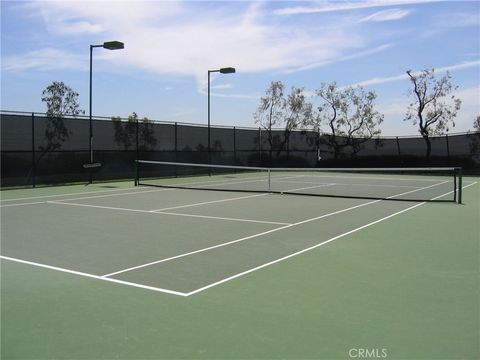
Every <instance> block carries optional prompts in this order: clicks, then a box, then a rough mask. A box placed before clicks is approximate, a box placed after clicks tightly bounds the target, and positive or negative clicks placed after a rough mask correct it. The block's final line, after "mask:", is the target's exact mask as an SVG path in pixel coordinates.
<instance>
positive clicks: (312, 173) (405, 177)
mask: <svg viewBox="0 0 480 360" xmlns="http://www.w3.org/2000/svg"><path fill="white" fill-rule="evenodd" d="M273 169H274V168H272V170H273ZM282 172H287V171H285V170H284V171H282ZM321 172H322V171H317V172H315V171H314V170H310V171H308V170H307V171H305V174H303V175H297V176H301V177H309V176H311V177H325V178H334V179H345V178H348V179H360V180H392V181H397V180H400V181H412V180H413V181H428V182H430V183H431V182H432V181H437V180H441V179H442V178H445V176H443V177H442V176H441V175H433V176H437V177H438V178H436V179H433V178H430V179H419V178H418V177H411V176H412V175H397V176H398V177H383V176H339V175H320V173H321ZM275 175H276V174H275V172H274V171H273V172H272V179H273V177H274V176H275ZM409 176H410V177H409ZM417 176H422V175H417Z"/></svg>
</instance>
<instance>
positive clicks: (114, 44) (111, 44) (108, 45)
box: [84, 41, 124, 183]
mask: <svg viewBox="0 0 480 360" xmlns="http://www.w3.org/2000/svg"><path fill="white" fill-rule="evenodd" d="M98 47H103V48H104V49H107V50H119V49H123V48H124V44H123V42H120V41H107V42H104V43H103V44H101V45H90V91H89V116H88V119H89V126H90V131H89V133H90V145H89V152H90V164H85V165H84V167H87V168H93V167H98V166H100V164H95V163H94V162H93V127H92V55H93V48H98ZM90 183H92V173H91V172H90Z"/></svg>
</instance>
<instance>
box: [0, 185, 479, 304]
mask: <svg viewBox="0 0 480 360" xmlns="http://www.w3.org/2000/svg"><path fill="white" fill-rule="evenodd" d="M476 183H477V182H476V181H475V182H473V183H471V184H469V185H466V186H463V187H462V189H465V188H467V187H469V186H472V185H475V184H476ZM450 193H452V191H450V192H449V193H446V194H443V195H441V196H438V197H436V198H434V199H437V198H440V197H442V196H446V195H448V194H450ZM434 199H432V200H434ZM377 201H381V200H376V201H375V202H377ZM423 204H425V202H423V203H419V204H416V205H414V206H412V207H410V208H408V209H404V210H402V211H400V212H398V213H395V214H392V215H389V216H388V217H390V218H391V217H393V216H395V215H398V214H400V213H402V212H405V211H408V210H411V209H413V208H415V207H417V206H420V205H423ZM388 217H387V218H388ZM383 220H386V218H384V219H380V220H377V221H376V222H374V223H378V222H380V221H383ZM370 225H373V223H370V224H369V226H370ZM366 226H367V225H364V226H363V228H365V227H366ZM358 230H360V229H357V230H355V231H358ZM353 231H354V230H351V231H350V232H349V233H352V232H353ZM342 236H345V234H342V235H338V236H337V238H340V237H342ZM335 240H336V239H335ZM327 241H328V242H332V241H334V239H333V238H332V239H329V240H327ZM323 244H326V242H325V241H324V242H322V243H320V244H317V245H315V247H320V246H322V245H323ZM313 248H314V247H310V248H308V249H304V250H301V253H304V252H306V251H309V250H313ZM296 255H299V253H296ZM296 255H295V254H290V255H288V258H290V257H293V256H296ZM0 258H1V259H4V260H9V261H14V262H18V263H23V264H28V265H32V266H38V267H42V268H47V269H51V270H56V271H60V272H65V273H69V274H73V275H79V276H85V277H89V278H93V279H97V280H102V281H109V282H112V283H117V284H121V285H127V286H132V287H136V288H141V289H146V290H152V291H157V292H162V293H167V294H172V295H178V296H182V297H187V296H190V295H194V294H197V293H199V292H202V291H204V290H207V289H209V288H212V287H214V286H217V285H220V284H223V283H225V282H227V281H229V280H233V279H235V278H238V277H240V276H243V275H246V274H248V273H251V272H253V271H256V270H259V269H260V268H264V267H266V266H269V265H272V264H274V263H278V262H280V261H283V260H286V259H287V257H283V258H281V259H277V260H274V261H273V262H270V263H267V264H263V265H260V266H257V267H256V268H252V269H250V270H247V271H245V272H242V273H239V274H236V275H233V276H230V277H228V278H225V279H223V280H220V281H217V282H215V283H212V284H209V285H206V286H204V287H202V288H199V289H196V290H193V291H191V292H189V293H183V292H179V291H174V290H169V289H162V288H157V287H153V286H147V285H142V284H137V283H132V282H128V281H123V280H118V279H113V278H107V277H105V275H104V276H98V275H93V274H88V273H83V272H79V271H74V270H69V269H64V268H59V267H56V266H51V265H45V264H40V263H35V262H32V261H26V260H21V259H17V258H12V257H8V256H2V255H0Z"/></svg>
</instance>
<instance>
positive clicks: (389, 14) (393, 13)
mask: <svg viewBox="0 0 480 360" xmlns="http://www.w3.org/2000/svg"><path fill="white" fill-rule="evenodd" d="M410 13H411V11H410V10H403V9H389V10H383V11H378V12H376V13H374V14H372V15H369V16H366V17H364V18H363V19H361V20H360V21H359V22H368V21H376V22H382V21H392V20H400V19H402V18H404V17H405V16H407V15H408V14H410Z"/></svg>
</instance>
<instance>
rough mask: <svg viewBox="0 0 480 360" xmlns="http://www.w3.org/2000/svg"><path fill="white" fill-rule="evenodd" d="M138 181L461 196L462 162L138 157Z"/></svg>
mask: <svg viewBox="0 0 480 360" xmlns="http://www.w3.org/2000/svg"><path fill="white" fill-rule="evenodd" d="M135 185H144V186H160V187H166V188H181V189H199V190H216V191H242V192H267V193H280V194H297V195H314V196H315V195H316V196H327V197H328V196H330V197H345V198H361V199H385V200H402V201H450V202H458V203H461V202H462V169H461V168H460V167H413V168H412V167H410V168H269V167H254V166H232V165H209V164H195V163H179V162H166V161H150V160H136V162H135Z"/></svg>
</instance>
